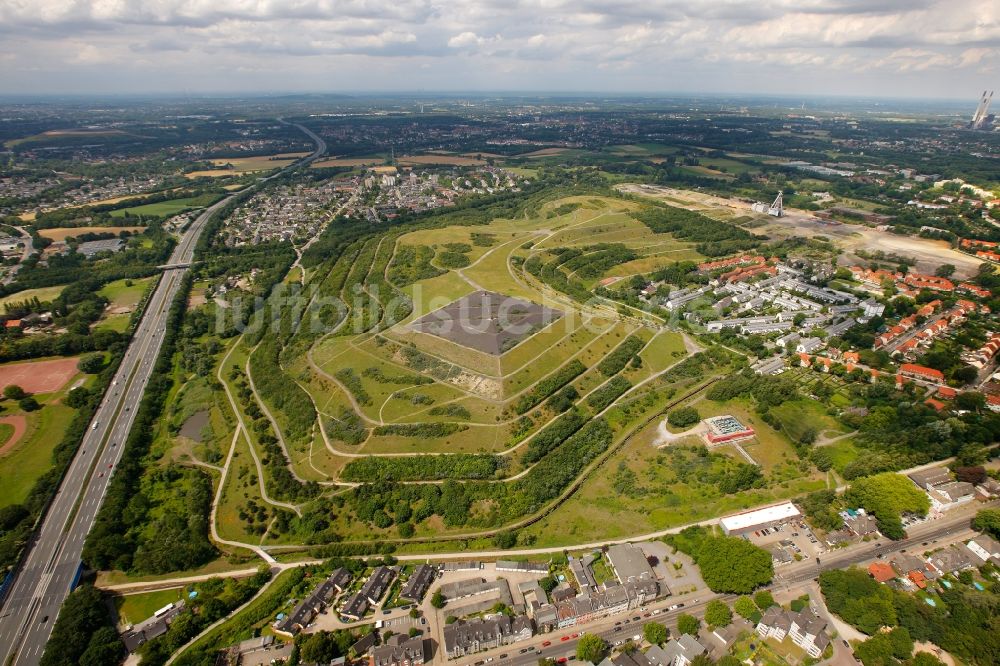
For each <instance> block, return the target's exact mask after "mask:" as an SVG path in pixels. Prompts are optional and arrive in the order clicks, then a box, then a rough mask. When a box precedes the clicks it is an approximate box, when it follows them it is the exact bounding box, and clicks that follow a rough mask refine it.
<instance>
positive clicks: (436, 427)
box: [373, 423, 469, 439]
mask: <svg viewBox="0 0 1000 666" xmlns="http://www.w3.org/2000/svg"><path fill="white" fill-rule="evenodd" d="M468 429H469V426H467V425H465V424H464V423H390V424H389V425H380V426H375V429H374V431H373V432H374V433H375V434H376V435H383V436H396V437H420V438H422V439H435V438H438V437H447V436H448V435H454V434H455V433H456V432H462V431H463V430H468Z"/></svg>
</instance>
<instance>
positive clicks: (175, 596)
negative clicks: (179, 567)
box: [114, 588, 184, 625]
mask: <svg viewBox="0 0 1000 666" xmlns="http://www.w3.org/2000/svg"><path fill="white" fill-rule="evenodd" d="M183 597H184V589H183V588H177V589H173V590H157V591H156V592H143V593H141V594H129V595H126V596H116V597H115V598H114V602H115V610H116V611H117V612H118V618H119V620H120V621H121V623H122V624H125V625H128V624H138V623H140V622H142V621H143V620H145V619H146V618H148V617H152V615H153V613H155V612H156V611H158V610H160V609H161V608H163V607H164V606H166V605H167V604H170V603H176V602H178V601H180V600H181V599H183Z"/></svg>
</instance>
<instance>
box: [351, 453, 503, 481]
mask: <svg viewBox="0 0 1000 666" xmlns="http://www.w3.org/2000/svg"><path fill="white" fill-rule="evenodd" d="M504 463H505V459H504V458H502V457H500V456H496V455H490V454H478V453H455V454H450V455H424V456H409V457H406V458H386V457H376V456H367V457H364V458H355V459H353V460H351V461H350V462H349V463H347V465H346V466H345V467H344V469H343V471H342V472H341V477H342V478H344V479H345V480H347V481H367V482H372V481H377V480H385V481H432V480H436V479H491V478H493V477H494V476H495V475H496V473H497V472H498V471H500V470H502V469H503V468H504V467H505V464H504Z"/></svg>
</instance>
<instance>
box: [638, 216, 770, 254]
mask: <svg viewBox="0 0 1000 666" xmlns="http://www.w3.org/2000/svg"><path fill="white" fill-rule="evenodd" d="M634 216H635V218H636V219H637V220H639V221H640V222H642V223H643V224H645V225H646V226H647V227H649V228H650V229H652V230H653V232H654V233H658V234H671V235H672V236H674V237H675V238H678V239H680V240H686V241H691V242H694V243H696V245H695V249H696V250H698V252H700V253H702V254H703V255H705V256H707V257H720V256H723V255H727V254H732V253H734V252H739V251H740V250H748V249H750V248H753V247H756V246H757V245H759V243H760V241H759V239H757V238H756V237H755V236H754V235H753V234H751V233H750V232H748V231H746V230H745V229H741V228H740V227H737V226H735V225H732V224H727V223H725V222H719V221H717V220H712V219H709V218H707V217H705V216H704V215H702V214H701V213H696V212H694V211H690V210H686V209H684V208H675V207H673V206H667V205H662V204H659V205H656V206H648V207H646V208H645V209H644V210H640V211H638V212H637V213H634Z"/></svg>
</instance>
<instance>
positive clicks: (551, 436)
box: [521, 410, 587, 465]
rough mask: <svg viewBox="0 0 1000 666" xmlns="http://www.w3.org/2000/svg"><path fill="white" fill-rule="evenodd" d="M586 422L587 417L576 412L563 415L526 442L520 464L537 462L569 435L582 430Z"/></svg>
mask: <svg viewBox="0 0 1000 666" xmlns="http://www.w3.org/2000/svg"><path fill="white" fill-rule="evenodd" d="M586 422H587V417H586V416H584V415H583V413H581V412H579V411H577V410H573V411H571V412H567V413H565V414H563V415H562V416H560V417H559V418H557V419H555V420H554V421H552V422H551V423H549V424H548V425H547V426H545V427H544V428H542V429H541V430H540V431H538V433H537V434H535V436H534V437H532V438H531V440H529V441H528V446H527V448H526V449H525V450H524V453H523V454H521V462H523V463H524V464H526V465H529V464H531V463H535V462H538V461H539V460H541V459H542V458H544V457H545V456H546V455H548V453H549V452H550V451H552V449H554V448H556V447H557V446H559V445H560V444H562V443H563V442H564V441H566V439H567V438H568V437H569V436H570V435H572V434H573V433H575V432H576V431H577V430H579V429H580V428H582V427H583V425H584V424H585V423H586Z"/></svg>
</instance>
